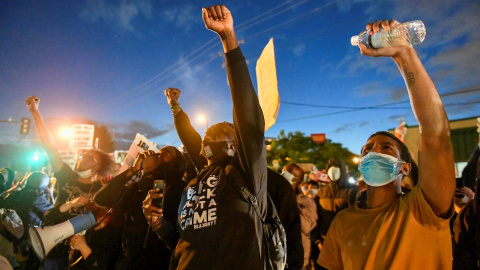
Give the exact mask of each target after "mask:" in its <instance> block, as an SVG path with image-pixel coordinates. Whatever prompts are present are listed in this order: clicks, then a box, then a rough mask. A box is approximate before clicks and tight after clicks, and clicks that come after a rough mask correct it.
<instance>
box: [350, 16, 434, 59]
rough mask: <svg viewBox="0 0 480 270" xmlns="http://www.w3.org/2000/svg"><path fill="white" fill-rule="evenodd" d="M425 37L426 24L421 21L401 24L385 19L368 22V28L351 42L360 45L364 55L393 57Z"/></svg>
mask: <svg viewBox="0 0 480 270" xmlns="http://www.w3.org/2000/svg"><path fill="white" fill-rule="evenodd" d="M424 38H425V26H424V25H423V23H422V22H421V21H412V22H406V23H403V24H401V23H399V22H398V21H396V20H383V21H376V22H374V23H369V24H367V27H366V30H365V31H363V32H362V33H360V34H359V35H358V36H354V37H352V39H351V42H352V45H354V46H355V45H358V46H359V47H360V52H361V53H362V54H363V55H367V56H373V57H378V56H387V57H393V56H395V55H396V54H397V53H398V52H399V51H402V50H405V49H411V48H412V46H411V44H418V43H421V42H422V41H423V40H424Z"/></svg>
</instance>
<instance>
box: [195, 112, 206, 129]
mask: <svg viewBox="0 0 480 270" xmlns="http://www.w3.org/2000/svg"><path fill="white" fill-rule="evenodd" d="M197 121H198V122H200V123H204V122H206V124H207V129H208V118H207V117H206V116H204V115H199V116H198V117H197Z"/></svg>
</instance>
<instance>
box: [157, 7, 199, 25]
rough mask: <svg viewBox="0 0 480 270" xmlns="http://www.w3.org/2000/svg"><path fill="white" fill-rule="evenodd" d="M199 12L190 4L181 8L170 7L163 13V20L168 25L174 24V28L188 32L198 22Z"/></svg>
mask: <svg viewBox="0 0 480 270" xmlns="http://www.w3.org/2000/svg"><path fill="white" fill-rule="evenodd" d="M198 14H200V10H198V8H195V7H194V6H192V5H191V4H188V5H186V6H183V7H172V8H170V9H165V10H164V11H163V19H164V20H165V21H166V22H168V23H174V24H175V26H176V27H178V28H183V29H185V30H190V28H191V27H192V25H193V24H195V23H197V22H198Z"/></svg>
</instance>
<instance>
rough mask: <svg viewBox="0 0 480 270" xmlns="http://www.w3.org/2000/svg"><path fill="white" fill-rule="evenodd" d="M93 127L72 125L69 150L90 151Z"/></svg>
mask: <svg viewBox="0 0 480 270" xmlns="http://www.w3.org/2000/svg"><path fill="white" fill-rule="evenodd" d="M94 131H95V126H94V125H83V124H81V125H72V135H71V136H70V140H69V141H68V147H69V148H70V149H84V150H88V149H92V148H93V132H94Z"/></svg>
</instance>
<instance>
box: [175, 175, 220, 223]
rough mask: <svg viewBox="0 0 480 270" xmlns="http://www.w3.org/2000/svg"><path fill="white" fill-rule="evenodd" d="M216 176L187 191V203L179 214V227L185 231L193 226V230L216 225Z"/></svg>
mask: <svg viewBox="0 0 480 270" xmlns="http://www.w3.org/2000/svg"><path fill="white" fill-rule="evenodd" d="M217 184H218V175H210V176H209V177H208V178H207V180H205V181H201V182H199V183H198V184H197V185H195V186H190V187H189V188H188V189H187V203H186V204H185V206H184V207H183V210H182V212H181V214H180V227H181V229H182V230H185V229H186V228H187V227H188V226H193V229H194V230H199V229H203V228H206V227H210V226H214V225H216V224H217V203H216V202H215V191H216V189H217Z"/></svg>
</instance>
